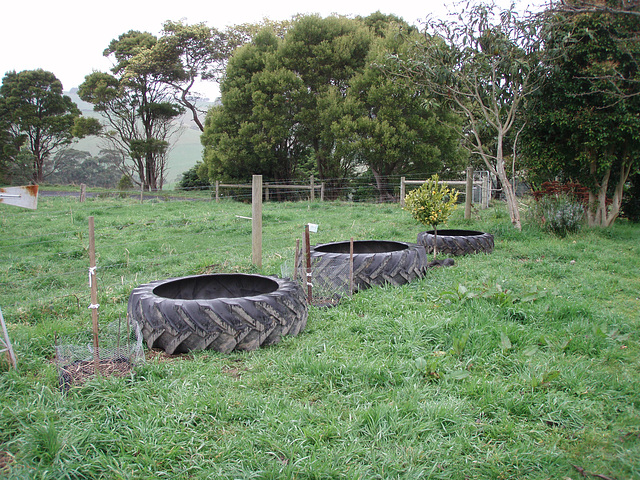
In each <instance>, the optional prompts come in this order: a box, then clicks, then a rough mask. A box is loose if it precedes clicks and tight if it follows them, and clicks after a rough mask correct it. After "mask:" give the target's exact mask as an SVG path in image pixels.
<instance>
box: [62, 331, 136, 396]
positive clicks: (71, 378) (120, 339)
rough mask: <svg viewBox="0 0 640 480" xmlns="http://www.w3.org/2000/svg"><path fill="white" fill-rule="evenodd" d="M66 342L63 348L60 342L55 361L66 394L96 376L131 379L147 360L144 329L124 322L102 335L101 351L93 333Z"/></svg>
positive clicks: (77, 336) (102, 332) (65, 340)
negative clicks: (96, 344) (129, 377)
mask: <svg viewBox="0 0 640 480" xmlns="http://www.w3.org/2000/svg"><path fill="white" fill-rule="evenodd" d="M63 341H64V344H61V345H58V344H57V343H58V342H56V347H55V349H56V357H55V362H56V366H57V368H58V376H59V382H60V389H61V390H62V391H63V392H67V391H69V389H70V388H71V387H74V386H81V385H82V384H84V383H85V382H86V381H87V380H89V379H90V378H92V377H94V376H96V375H101V376H115V377H124V376H127V375H129V374H130V372H131V371H132V369H133V367H134V366H135V365H136V364H138V363H140V362H143V361H144V353H143V350H142V332H141V331H140V328H139V327H138V326H137V325H136V326H135V327H134V329H133V330H131V329H130V328H129V327H128V325H127V324H126V322H124V321H122V320H118V321H115V322H112V323H111V324H109V325H107V326H106V327H105V328H104V329H103V330H102V331H101V332H100V339H99V346H98V349H97V351H96V350H95V349H94V347H93V336H92V334H91V332H86V333H83V334H80V335H76V336H74V337H73V338H65V339H63Z"/></svg>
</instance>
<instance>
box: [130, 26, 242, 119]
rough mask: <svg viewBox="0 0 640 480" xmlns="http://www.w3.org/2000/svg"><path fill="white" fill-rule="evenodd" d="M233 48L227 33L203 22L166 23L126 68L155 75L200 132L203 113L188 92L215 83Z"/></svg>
mask: <svg viewBox="0 0 640 480" xmlns="http://www.w3.org/2000/svg"><path fill="white" fill-rule="evenodd" d="M236 46H237V45H235V44H234V43H232V41H231V40H230V38H229V36H228V35H227V34H225V33H223V32H221V31H219V30H217V29H215V28H210V27H208V26H207V25H205V24H204V23H198V24H194V25H188V24H185V23H183V22H182V21H179V22H173V21H167V22H165V24H164V26H163V30H162V35H161V37H160V38H159V39H158V41H157V42H156V43H155V44H154V45H153V47H152V48H149V49H144V50H142V51H140V52H138V53H136V55H135V56H134V57H132V58H131V60H130V65H129V67H128V68H129V70H133V71H135V70H138V71H140V70H142V71H154V72H157V73H158V74H159V75H158V79H159V81H162V82H164V83H166V84H167V85H169V86H170V87H172V88H173V89H174V91H175V99H176V101H177V102H178V103H179V104H180V105H182V106H183V107H184V108H186V109H187V110H189V111H190V112H191V117H192V119H193V121H194V122H195V124H196V125H197V126H198V128H199V129H200V131H204V125H203V124H202V122H201V121H200V115H202V114H203V113H205V111H204V110H203V109H202V108H201V107H200V106H199V103H198V101H199V100H200V96H199V95H198V94H197V93H195V92H193V90H192V89H193V88H194V86H195V84H196V81H198V80H213V81H218V79H219V78H220V77H221V76H222V73H223V72H224V68H225V66H226V62H227V60H228V58H229V57H230V56H231V52H232V51H233V50H234V49H235V47H236Z"/></svg>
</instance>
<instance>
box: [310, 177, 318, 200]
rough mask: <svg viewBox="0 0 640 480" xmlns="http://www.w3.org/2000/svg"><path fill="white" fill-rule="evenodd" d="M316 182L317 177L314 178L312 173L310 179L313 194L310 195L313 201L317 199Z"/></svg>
mask: <svg viewBox="0 0 640 480" xmlns="http://www.w3.org/2000/svg"><path fill="white" fill-rule="evenodd" d="M314 183H315V178H313V175H311V178H310V179H309V187H310V188H311V196H310V197H309V200H311V201H312V202H313V201H314V200H315V199H316V189H315V188H314Z"/></svg>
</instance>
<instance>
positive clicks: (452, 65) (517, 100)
mask: <svg viewBox="0 0 640 480" xmlns="http://www.w3.org/2000/svg"><path fill="white" fill-rule="evenodd" d="M458 18H459V20H458V21H457V22H448V21H438V22H429V23H428V24H427V25H426V28H425V32H424V33H425V40H424V41H422V42H420V43H416V44H415V50H414V52H412V53H411V54H410V55H409V56H407V57H406V58H402V57H400V56H396V57H395V58H392V60H393V61H392V62H390V67H391V68H393V69H394V70H393V71H394V73H396V74H397V75H401V76H404V77H406V78H409V79H411V80H412V81H413V82H414V83H415V84H416V85H418V86H419V87H421V88H426V90H427V91H429V92H431V94H432V95H433V96H434V98H435V99H437V101H438V102H440V103H441V104H442V105H448V106H450V107H451V108H452V109H454V111H456V112H457V113H459V114H460V115H462V116H463V117H464V118H465V119H466V122H465V124H464V125H463V128H462V129H461V131H460V137H461V138H462V139H464V140H465V142H466V145H467V146H468V148H469V151H470V153H471V154H472V155H476V156H479V157H480V158H482V160H483V162H484V164H485V165H486V166H487V168H488V169H489V171H490V172H491V173H493V174H494V175H496V176H497V177H498V179H499V181H500V183H501V186H502V190H503V193H504V195H505V198H506V201H507V206H508V209H509V215H510V217H511V222H512V223H513V225H514V226H515V227H516V228H517V229H520V228H521V224H520V213H519V210H518V203H517V198H516V195H515V190H514V188H513V186H512V184H511V183H510V181H509V177H508V174H507V167H506V162H505V160H506V156H507V155H508V154H507V153H506V152H505V146H506V145H507V143H506V142H507V141H510V142H511V145H512V146H513V151H514V152H515V151H516V148H517V141H518V131H517V130H518V129H517V127H518V119H519V117H520V116H521V113H522V109H523V106H524V102H525V99H526V98H527V96H528V95H530V94H531V93H532V92H534V91H536V90H537V89H538V88H539V83H538V81H539V80H540V79H541V77H540V76H539V75H537V72H538V70H539V69H540V68H541V63H540V62H541V46H540V42H539V39H538V35H537V28H538V25H537V23H536V22H535V21H533V20H532V19H529V18H526V19H524V20H521V19H519V18H518V17H517V16H516V14H515V13H514V11H513V10H512V9H511V10H502V11H498V12H496V11H495V7H493V6H486V5H476V6H473V7H472V8H471V9H470V10H467V11H463V12H462V13H460V15H459V17H458ZM511 173H512V175H515V172H511Z"/></svg>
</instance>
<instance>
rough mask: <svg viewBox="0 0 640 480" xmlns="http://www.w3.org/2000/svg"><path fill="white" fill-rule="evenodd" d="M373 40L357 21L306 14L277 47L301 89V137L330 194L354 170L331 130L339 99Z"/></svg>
mask: <svg viewBox="0 0 640 480" xmlns="http://www.w3.org/2000/svg"><path fill="white" fill-rule="evenodd" d="M372 40H373V36H372V34H371V32H370V31H369V29H368V28H366V27H365V26H364V25H363V24H362V22H360V21H356V20H352V19H348V18H344V17H336V16H331V17H327V18H321V17H319V16H317V15H310V16H305V17H302V18H300V19H299V20H298V21H297V22H296V23H295V24H294V25H293V27H292V28H291V29H289V31H288V32H287V34H286V35H285V37H284V40H283V42H282V45H281V47H280V48H279V49H278V59H279V62H280V64H281V65H282V66H283V67H284V68H286V69H288V70H290V71H292V72H294V73H295V74H296V76H298V77H299V78H300V79H301V80H302V81H303V83H304V85H305V88H306V94H305V96H304V98H303V99H302V100H301V103H300V111H299V113H298V115H297V118H298V121H299V124H300V127H301V130H300V135H301V138H302V139H303V141H305V143H306V144H307V145H309V146H310V147H311V148H312V150H313V154H314V157H315V161H316V168H317V171H318V173H319V176H320V178H322V179H324V180H325V181H326V182H327V184H328V185H329V191H331V188H332V187H340V186H341V184H342V182H343V179H344V178H345V177H347V176H348V175H350V174H351V173H352V172H353V167H354V164H353V163H352V162H351V161H349V159H348V157H344V156H342V155H340V154H339V152H338V150H337V149H336V143H337V138H336V131H335V129H334V128H332V126H333V125H334V124H335V123H336V122H337V121H339V120H340V119H341V118H342V117H343V116H344V114H345V111H344V102H343V100H344V98H345V97H346V95H347V91H348V88H349V82H350V80H351V79H352V77H353V76H354V75H355V74H356V73H358V72H361V71H362V70H363V69H364V67H365V65H366V62H367V57H368V54H369V49H370V47H371V42H372ZM329 195H331V193H329Z"/></svg>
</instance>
